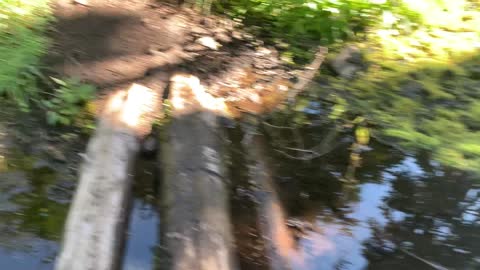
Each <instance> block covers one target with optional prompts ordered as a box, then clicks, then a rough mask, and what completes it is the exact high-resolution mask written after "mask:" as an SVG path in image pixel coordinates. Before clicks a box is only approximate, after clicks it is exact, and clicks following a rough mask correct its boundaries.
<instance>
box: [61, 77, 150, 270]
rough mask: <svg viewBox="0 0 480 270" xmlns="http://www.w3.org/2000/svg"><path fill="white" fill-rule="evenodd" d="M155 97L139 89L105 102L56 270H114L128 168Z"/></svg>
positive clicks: (120, 239)
mask: <svg viewBox="0 0 480 270" xmlns="http://www.w3.org/2000/svg"><path fill="white" fill-rule="evenodd" d="M157 96H159V95H157V93H155V92H154V91H153V90H151V89H148V88H146V87H143V86H140V85H133V86H132V87H131V88H130V89H129V90H128V91H126V92H119V93H117V94H115V95H113V96H112V97H111V99H110V100H109V101H108V102H107V105H106V109H105V110H104V112H103V114H102V115H101V117H100V120H99V121H98V127H97V130H96V132H95V134H94V135H93V137H92V138H91V140H90V142H89V144H88V148H87V152H86V154H85V156H84V161H83V164H82V167H81V169H80V181H79V185H78V187H77V190H76V193H75V196H74V198H73V201H72V205H71V207H70V212H69V214H68V218H67V222H66V225H65V231H64V236H63V244H62V248H61V252H60V254H59V256H58V258H57V261H56V265H55V269H56V270H86V269H95V270H111V269H118V268H119V262H120V258H121V255H122V247H123V242H124V230H125V226H126V217H127V215H128V207H127V204H128V202H129V198H130V189H131V184H132V174H131V173H132V172H131V169H132V164H133V163H134V161H135V157H136V154H137V153H138V151H139V148H140V143H139V137H140V136H141V135H142V134H144V133H146V132H148V131H149V127H150V126H151V124H152V121H153V118H152V114H153V112H154V110H155V108H156V107H157V105H158V104H157V102H158V101H159V99H158V98H157Z"/></svg>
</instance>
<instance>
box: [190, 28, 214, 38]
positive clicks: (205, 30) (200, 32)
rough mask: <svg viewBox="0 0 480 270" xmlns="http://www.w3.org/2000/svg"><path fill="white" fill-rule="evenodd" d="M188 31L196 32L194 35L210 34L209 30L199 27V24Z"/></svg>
mask: <svg viewBox="0 0 480 270" xmlns="http://www.w3.org/2000/svg"><path fill="white" fill-rule="evenodd" d="M190 31H191V32H192V34H196V35H200V36H204V35H210V31H208V30H207V29H205V28H203V27H199V26H194V27H192V28H191V29H190Z"/></svg>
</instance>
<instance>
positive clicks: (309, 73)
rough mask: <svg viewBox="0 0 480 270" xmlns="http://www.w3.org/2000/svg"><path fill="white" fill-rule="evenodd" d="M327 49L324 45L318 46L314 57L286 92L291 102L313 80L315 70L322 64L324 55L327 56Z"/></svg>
mask: <svg viewBox="0 0 480 270" xmlns="http://www.w3.org/2000/svg"><path fill="white" fill-rule="evenodd" d="M327 53H328V49H327V48H326V47H320V48H319V49H318V51H317V53H316V54H315V59H314V60H313V61H312V63H311V64H310V65H308V66H307V67H306V68H305V71H304V72H303V74H301V75H300V76H299V78H300V79H299V80H298V82H297V83H296V84H295V85H294V86H293V88H292V89H291V90H290V91H289V93H288V101H289V102H291V103H292V102H293V101H294V99H295V97H296V96H297V95H298V94H299V93H300V92H302V91H303V90H305V88H307V86H308V85H309V83H310V82H311V81H312V80H313V78H314V77H315V74H316V73H317V71H318V70H319V69H320V66H321V65H322V63H323V61H324V60H325V57H326V56H327Z"/></svg>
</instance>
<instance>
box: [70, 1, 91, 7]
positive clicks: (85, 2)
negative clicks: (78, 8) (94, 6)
mask: <svg viewBox="0 0 480 270" xmlns="http://www.w3.org/2000/svg"><path fill="white" fill-rule="evenodd" d="M73 3H74V4H77V5H82V6H89V5H90V4H89V3H88V0H73Z"/></svg>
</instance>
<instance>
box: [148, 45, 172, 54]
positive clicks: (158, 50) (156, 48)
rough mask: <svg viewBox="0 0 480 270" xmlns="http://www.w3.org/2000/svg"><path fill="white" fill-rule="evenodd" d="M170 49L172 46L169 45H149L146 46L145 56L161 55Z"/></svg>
mask: <svg viewBox="0 0 480 270" xmlns="http://www.w3.org/2000/svg"><path fill="white" fill-rule="evenodd" d="M171 48H172V45H170V44H161V45H150V46H148V49H147V54H150V55H158V54H162V53H163V52H165V51H168V50H169V49H171Z"/></svg>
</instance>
